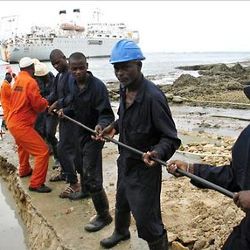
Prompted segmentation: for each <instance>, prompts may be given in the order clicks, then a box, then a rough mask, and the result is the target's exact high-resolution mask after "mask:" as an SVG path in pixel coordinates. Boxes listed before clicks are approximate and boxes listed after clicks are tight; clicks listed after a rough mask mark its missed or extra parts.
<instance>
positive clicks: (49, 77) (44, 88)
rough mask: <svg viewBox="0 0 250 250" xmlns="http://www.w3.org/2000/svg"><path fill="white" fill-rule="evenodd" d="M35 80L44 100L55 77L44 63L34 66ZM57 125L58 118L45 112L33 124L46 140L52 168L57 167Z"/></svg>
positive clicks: (50, 90)
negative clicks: (51, 157)
mask: <svg viewBox="0 0 250 250" xmlns="http://www.w3.org/2000/svg"><path fill="white" fill-rule="evenodd" d="M34 75H35V79H36V81H37V83H38V86H39V89H40V93H41V95H42V97H44V98H46V97H48V96H49V95H50V93H51V92H52V91H53V89H54V80H55V77H54V75H53V73H52V72H50V71H49V70H48V67H47V65H46V64H45V63H41V62H39V63H36V64H35V74H34ZM57 125H58V117H57V116H55V115H49V114H48V112H47V111H45V112H42V113H40V114H38V116H37V120H36V123H35V129H36V131H37V132H38V133H39V134H40V135H41V136H42V137H43V138H44V139H45V140H46V142H47V143H48V144H49V146H50V148H51V150H52V152H53V155H54V167H58V166H59V160H58V154H57V144H58V140H57V138H56V136H55V134H56V129H57Z"/></svg>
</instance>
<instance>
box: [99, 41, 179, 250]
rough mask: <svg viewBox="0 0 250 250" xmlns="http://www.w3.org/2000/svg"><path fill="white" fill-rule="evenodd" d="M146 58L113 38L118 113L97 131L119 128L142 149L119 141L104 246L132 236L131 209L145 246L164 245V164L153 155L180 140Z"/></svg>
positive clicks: (168, 151)
mask: <svg viewBox="0 0 250 250" xmlns="http://www.w3.org/2000/svg"><path fill="white" fill-rule="evenodd" d="M144 59H145V57H144V56H143V54H142V52H141V49H140V48H139V47H138V45H137V44H136V43H135V42H133V41H130V40H126V39H123V40H120V41H118V42H117V43H116V45H115V46H114V48H113V50H112V53H111V57H110V62H111V64H113V67H114V72H115V75H116V77H117V79H118V80H119V82H120V106H119V110H118V115H119V119H118V120H116V121H115V122H114V123H113V124H111V125H110V126H108V127H106V128H105V129H104V130H103V131H102V132H101V133H100V136H110V137H113V136H114V134H118V133H119V135H120V136H119V141H120V142H122V143H124V144H127V145H129V146H131V147H134V148H136V149H138V150H140V151H142V152H145V153H144V154H143V157H142V156H140V155H139V154H136V153H134V152H132V151H130V150H128V149H126V148H124V147H119V154H120V155H119V158H118V160H117V165H118V180H117V193H116V210H115V229H114V232H113V234H112V235H111V236H110V237H108V238H106V239H103V240H102V241H101V242H100V244H101V245H102V246H103V247H105V248H111V247H113V246H115V245H116V244H118V243H119V242H120V241H123V240H127V239H129V238H130V232H129V226H130V212H132V215H133V216H134V219H135V222H136V227H137V231H138V236H139V237H140V238H142V239H144V240H145V241H147V243H148V246H149V248H150V249H155V250H156V249H157V250H163V249H164V250H165V249H168V238H167V232H166V229H165V227H164V225H163V222H162V217H161V206H160V194H161V181H162V168H161V166H160V165H159V164H158V163H156V162H155V161H152V159H151V158H152V157H156V158H159V159H161V160H168V159H169V158H170V157H171V156H172V155H173V154H174V152H175V151H176V149H177V148H178V147H179V146H180V143H181V141H180V140H179V139H178V137H177V131H176V127H175V123H174V121H173V119H172V115H171V111H170V109H169V106H168V102H167V99H166V97H165V95H164V93H163V92H162V91H161V90H160V89H159V88H158V87H157V86H156V85H155V84H154V83H153V82H151V81H149V80H147V79H146V78H145V77H144V76H143V74H142V72H141V69H142V60H144Z"/></svg>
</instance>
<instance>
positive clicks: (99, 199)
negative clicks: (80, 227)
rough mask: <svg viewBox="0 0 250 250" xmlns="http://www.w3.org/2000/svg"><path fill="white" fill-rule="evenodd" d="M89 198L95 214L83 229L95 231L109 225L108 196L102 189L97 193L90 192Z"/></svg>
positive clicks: (110, 219) (110, 220)
mask: <svg viewBox="0 0 250 250" xmlns="http://www.w3.org/2000/svg"><path fill="white" fill-rule="evenodd" d="M91 198H92V201H93V203H94V206H95V210H96V212H97V215H96V216H95V217H94V219H93V220H91V221H90V222H89V223H88V224H87V225H86V226H85V227H84V229H85V230H86V231H88V232H96V231H99V230H101V229H102V228H104V227H105V226H107V225H109V224H110V223H111V222H112V217H111V215H110V213H109V203H108V198H107V195H106V193H105V191H104V190H103V189H102V190H101V191H100V192H98V193H91Z"/></svg>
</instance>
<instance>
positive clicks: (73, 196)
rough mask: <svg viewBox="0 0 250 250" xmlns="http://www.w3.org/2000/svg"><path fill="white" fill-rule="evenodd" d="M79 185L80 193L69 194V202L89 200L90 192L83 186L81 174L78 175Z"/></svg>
mask: <svg viewBox="0 0 250 250" xmlns="http://www.w3.org/2000/svg"><path fill="white" fill-rule="evenodd" d="M80 183H81V191H80V192H75V193H71V194H69V199H70V200H81V199H87V198H90V192H89V191H88V190H87V187H86V186H85V183H84V180H83V176H82V174H80Z"/></svg>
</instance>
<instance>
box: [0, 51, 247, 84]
mask: <svg viewBox="0 0 250 250" xmlns="http://www.w3.org/2000/svg"><path fill="white" fill-rule="evenodd" d="M144 55H145V57H146V60H144V61H143V67H142V72H143V74H144V75H145V76H151V77H152V78H153V79H155V80H154V82H155V83H156V84H172V83H173V81H174V80H175V79H177V78H178V77H179V76H180V75H181V74H183V73H185V74H188V73H189V74H192V75H193V76H198V73H197V72H196V71H184V70H180V69H177V67H179V66H190V65H199V64H213V63H226V64H228V63H237V62H246V61H250V52H151V53H144ZM45 63H46V64H47V66H48V68H49V70H50V71H51V72H52V73H54V74H56V73H57V72H56V70H55V69H54V68H53V67H52V65H51V63H50V62H49V61H47V62H45ZM88 63H89V70H90V71H91V72H92V73H93V74H94V75H95V76H96V77H98V78H100V79H101V80H103V81H104V82H105V83H107V82H112V81H116V77H115V75H114V72H113V66H112V65H111V64H110V63H109V58H108V57H105V58H88ZM6 65H10V66H11V67H12V70H13V72H15V73H18V72H19V67H18V64H6V63H5V62H3V61H1V60H0V79H3V78H4V75H5V72H6Z"/></svg>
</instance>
